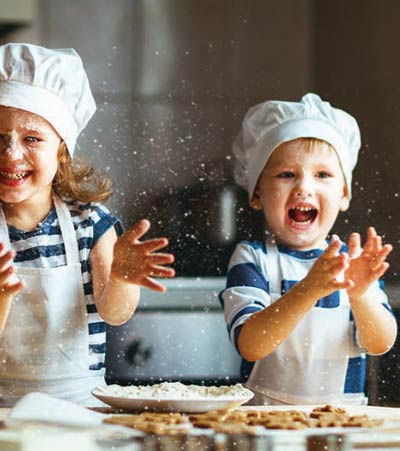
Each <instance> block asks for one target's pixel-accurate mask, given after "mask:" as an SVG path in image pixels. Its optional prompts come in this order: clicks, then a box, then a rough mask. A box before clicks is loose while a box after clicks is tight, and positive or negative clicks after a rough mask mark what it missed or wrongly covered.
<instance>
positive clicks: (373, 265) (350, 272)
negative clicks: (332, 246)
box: [345, 227, 393, 300]
mask: <svg viewBox="0 0 400 451" xmlns="http://www.w3.org/2000/svg"><path fill="white" fill-rule="evenodd" d="M392 249H393V247H392V246H391V245H390V244H385V245H384V246H382V237H381V236H380V235H378V234H377V233H376V230H375V229H374V227H369V228H368V231H367V241H366V243H365V246H364V249H362V247H361V238H360V234H358V233H352V234H351V235H350V238H349V256H350V265H349V267H348V268H347V269H346V272H345V277H346V279H349V280H352V281H353V282H354V286H353V287H351V288H348V289H347V292H348V295H349V297H350V299H352V300H354V299H359V298H361V297H362V296H363V295H364V294H365V293H366V291H367V290H368V288H369V287H370V286H371V284H372V283H373V282H375V281H376V280H378V279H379V278H380V277H382V276H383V274H384V273H385V272H386V271H387V269H388V268H389V263H387V262H386V261H385V260H386V258H387V256H388V255H389V254H390V252H392Z"/></svg>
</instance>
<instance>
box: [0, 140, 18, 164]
mask: <svg viewBox="0 0 400 451" xmlns="http://www.w3.org/2000/svg"><path fill="white" fill-rule="evenodd" d="M1 147H2V149H1V150H2V154H3V155H4V156H6V157H7V158H9V159H12V160H21V159H22V158H23V156H24V152H23V150H22V148H21V146H20V144H19V143H18V141H17V140H16V139H13V138H10V139H8V140H7V142H5V143H4V146H1Z"/></svg>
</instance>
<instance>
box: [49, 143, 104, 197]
mask: <svg viewBox="0 0 400 451" xmlns="http://www.w3.org/2000/svg"><path fill="white" fill-rule="evenodd" d="M111 186H112V182H111V179H110V178H109V177H108V176H107V175H106V174H104V173H103V172H102V171H99V170H97V169H94V168H93V167H92V166H90V165H89V164H88V163H86V162H85V161H84V160H82V159H79V158H76V157H75V158H74V161H72V158H71V156H70V154H69V152H68V150H67V146H66V145H65V143H64V142H62V143H61V144H60V147H59V149H58V168H57V172H56V175H55V177H54V180H53V189H54V191H55V193H56V194H57V195H59V196H60V197H63V198H68V199H72V200H76V201H80V202H103V201H105V200H107V199H108V198H109V197H110V196H111V194H112V190H111Z"/></svg>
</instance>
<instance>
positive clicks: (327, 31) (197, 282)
mask: <svg viewBox="0 0 400 451" xmlns="http://www.w3.org/2000/svg"><path fill="white" fill-rule="evenodd" d="M399 20H400V1H399V0H113V1H112V2H111V1H109V0H68V1H65V0H0V42H1V43H5V42H9V41H18V42H23V41H28V42H32V43H37V44H42V45H45V46H49V47H74V48H75V49H76V50H77V51H78V52H79V53H80V55H81V56H82V58H83V61H84V63H85V67H86V69H87V72H88V74H89V79H90V81H91V86H92V89H93V91H94V95H95V97H96V100H97V104H98V111H97V114H96V115H95V117H94V119H92V121H91V122H90V124H89V126H88V128H87V129H86V130H85V132H84V134H83V135H82V136H81V137H80V140H79V144H80V150H79V152H78V155H80V156H82V157H84V158H86V159H88V160H89V161H91V162H92V163H93V164H94V165H95V166H97V167H100V168H102V169H103V170H104V171H106V172H107V173H108V174H109V175H110V176H111V177H112V178H113V179H114V182H115V186H114V188H115V195H114V196H113V198H112V200H111V201H110V202H109V204H108V205H109V207H110V208H111V209H112V210H113V211H114V212H115V213H116V214H118V215H119V216H120V217H121V218H122V219H123V222H124V224H125V226H126V227H130V226H131V225H133V224H134V223H135V222H136V221H137V220H139V219H140V218H142V217H147V218H149V219H150V220H151V221H152V224H153V225H152V231H151V233H149V236H153V234H154V235H157V236H158V235H166V236H168V237H169V238H170V242H171V244H170V249H171V250H172V251H173V252H174V253H175V255H176V260H177V261H176V264H175V268H176V270H177V275H178V278H177V279H175V280H172V281H168V282H167V283H168V286H169V291H168V293H167V294H166V295H164V296H160V295H154V294H153V293H150V292H148V291H145V290H143V299H142V301H141V304H140V308H139V311H138V313H137V314H136V315H135V316H134V318H133V319H132V320H131V321H130V322H128V323H127V324H126V325H124V326H121V327H119V328H110V334H109V337H110V338H109V343H108V357H107V362H108V363H107V366H108V368H107V378H108V380H109V381H110V382H114V381H116V382H120V383H136V382H151V381H157V380H163V379H167V380H183V381H195V382H199V381H201V382H204V383H223V382H224V383H225V382H234V381H236V380H237V379H238V377H239V376H238V374H239V359H238V356H237V355H236V354H235V353H234V351H233V350H232V349H231V347H230V344H229V343H228V340H227V334H226V331H225V325H224V321H223V316H222V311H221V309H220V306H219V303H218V297H217V294H218V292H219V290H220V289H221V288H222V287H223V284H224V278H223V276H224V274H225V272H226V266H227V263H228V260H229V256H230V253H231V251H232V249H233V247H234V245H235V243H236V242H237V241H238V240H240V239H243V238H247V239H253V238H256V237H261V236H262V233H263V230H262V227H261V226H260V223H261V221H260V220H261V217H260V216H257V214H256V213H254V212H252V211H251V210H250V209H249V207H248V205H247V200H246V194H245V193H244V192H243V191H241V190H240V189H239V188H237V187H235V185H234V182H233V177H232V164H233V161H232V158H231V143H232V140H233V138H234V136H235V135H236V133H237V132H238V130H239V128H240V123H241V120H242V118H243V116H244V114H245V112H246V111H247V110H248V108H249V107H250V106H252V105H254V104H256V103H259V102H262V101H265V100H268V99H287V100H298V99H299V98H300V97H301V96H302V95H303V94H304V93H306V92H308V91H314V92H317V93H318V94H320V95H321V97H322V98H323V99H326V100H328V101H330V102H331V103H333V104H334V105H335V106H337V107H341V108H344V109H345V110H347V111H349V112H351V113H352V114H353V115H354V116H355V117H356V118H357V120H358V122H359V125H360V127H361V131H362V138H363V147H362V151H361V154H360V158H359V163H358V166H357V168H356V170H355V173H354V186H353V192H354V194H353V200H352V204H351V209H350V211H349V212H348V213H346V214H343V215H342V216H341V217H340V218H339V221H338V223H337V227H335V232H337V233H339V234H340V236H341V237H342V238H343V239H346V237H347V236H348V234H349V233H350V232H353V231H359V232H360V233H363V234H365V230H366V227H367V226H369V225H375V226H376V227H377V228H378V230H379V232H380V233H383V234H384V236H385V239H386V240H387V241H388V242H390V243H392V244H393V245H394V246H395V251H394V252H393V254H392V255H391V256H390V262H391V268H390V270H389V272H388V274H387V276H386V283H387V285H388V289H389V291H390V294H391V301H392V305H393V307H394V309H395V312H396V314H398V313H399V309H400V296H399V290H398V278H399V277H398V271H399V268H400V252H399V249H398V248H399V241H400V234H399V224H400V208H399V207H400V194H399V193H400V182H399V175H398V171H399V169H398V168H400V151H399V147H400V54H399V50H398V48H399V42H400V28H399V26H398V23H399ZM399 346H400V345H398V344H396V346H395V348H394V350H393V351H391V352H390V353H389V354H387V355H386V356H384V357H381V358H371V359H370V360H369V379H368V387H369V396H370V400H371V402H372V403H374V404H382V405H400V384H399V383H398V380H399V378H400V358H399V357H398V356H397V354H398V352H399V349H398V348H399Z"/></svg>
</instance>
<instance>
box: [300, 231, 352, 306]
mask: <svg viewBox="0 0 400 451" xmlns="http://www.w3.org/2000/svg"><path fill="white" fill-rule="evenodd" d="M341 246H342V242H341V241H340V239H339V237H338V236H337V235H332V239H331V241H330V243H329V245H328V247H327V248H326V249H325V251H324V253H323V254H322V255H321V256H320V257H319V258H318V259H317V261H316V262H315V263H314V265H313V267H312V268H311V270H310V271H309V273H308V274H307V276H306V277H305V278H304V279H303V281H302V285H303V286H304V288H305V289H307V290H309V292H310V294H312V295H313V297H314V296H315V297H316V298H317V299H320V298H321V297H324V296H328V295H329V294H331V293H332V292H334V291H336V290H340V289H349V288H351V287H352V286H353V282H352V281H351V280H347V279H344V280H343V277H342V274H343V272H344V271H346V269H347V268H348V267H349V256H348V255H347V254H346V253H344V252H341V253H340V254H339V251H340V248H341Z"/></svg>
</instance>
